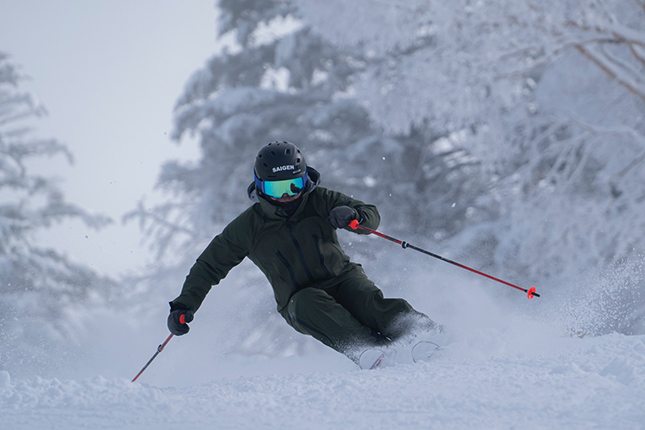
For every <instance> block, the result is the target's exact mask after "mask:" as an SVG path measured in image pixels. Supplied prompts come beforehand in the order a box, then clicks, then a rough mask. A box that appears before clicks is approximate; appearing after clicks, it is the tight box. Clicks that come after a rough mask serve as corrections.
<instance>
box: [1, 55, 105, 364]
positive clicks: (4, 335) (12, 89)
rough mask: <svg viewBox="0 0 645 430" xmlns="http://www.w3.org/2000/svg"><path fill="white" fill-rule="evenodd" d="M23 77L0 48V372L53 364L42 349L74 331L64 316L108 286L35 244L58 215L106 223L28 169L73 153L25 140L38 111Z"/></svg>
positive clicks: (88, 271)
mask: <svg viewBox="0 0 645 430" xmlns="http://www.w3.org/2000/svg"><path fill="white" fill-rule="evenodd" d="M24 79H25V76H24V75H23V74H22V73H21V72H20V70H19V68H18V67H17V66H16V65H15V64H14V63H13V62H12V61H11V59H10V58H9V56H8V55H7V54H5V53H2V52H0V196H2V199H1V201H0V288H1V289H0V369H11V370H12V371H14V370H15V371H27V370H28V369H29V368H31V366H32V365H37V366H39V367H41V369H47V368H50V367H53V366H55V365H56V363H55V362H53V361H52V358H53V357H52V356H47V355H48V352H49V351H48V349H49V348H51V347H52V346H53V345H55V344H56V343H57V342H58V341H60V340H61V339H63V338H64V337H66V336H69V335H70V334H71V333H73V332H74V330H75V327H74V326H73V323H71V322H70V321H69V319H68V318H67V317H68V315H67V314H66V313H67V312H71V311H73V310H74V308H75V307H78V306H79V304H80V303H83V302H84V301H86V300H90V301H91V299H92V298H96V297H99V296H100V295H102V294H103V293H102V292H100V291H105V289H106V288H107V287H109V286H110V285H112V284H111V281H109V280H107V279H104V278H101V277H99V276H98V275H97V274H96V273H95V272H94V271H93V270H91V269H89V268H87V267H85V266H82V265H80V264H77V263H74V262H73V261H71V260H70V259H69V258H67V257H66V256H65V255H63V254H61V253H60V252H59V251H57V250H55V249H53V248H49V247H43V246H41V245H39V244H38V243H37V242H36V237H35V236H36V234H37V233H38V232H39V231H41V230H42V229H47V228H50V227H52V226H53V225H55V224H56V223H58V222H60V221H62V220H66V219H80V220H82V221H83V222H84V223H85V224H87V225H88V226H90V227H93V228H98V227H101V226H103V225H105V224H106V223H107V222H109V220H107V219H106V218H104V217H102V216H94V215H90V214H88V213H87V212H86V211H84V210H83V209H81V208H79V207H78V206H76V205H73V204H70V203H68V202H66V201H65V199H64V196H63V193H62V192H61V190H60V189H59V188H58V187H57V185H56V184H55V183H54V181H53V180H52V179H50V178H47V177H44V176H41V175H39V174H37V173H36V174H34V173H32V172H31V171H30V169H29V163H30V160H32V159H35V158H38V157H53V156H63V157H66V158H67V160H69V161H71V159H72V155H71V154H70V152H69V151H68V149H67V148H66V147H65V146H64V145H62V144H61V143H59V142H57V141H56V140H54V139H39V138H34V137H31V131H30V129H29V128H28V127H26V126H25V125H23V124H24V121H25V120H28V119H30V118H34V117H38V116H41V115H43V114H44V113H45V110H44V108H43V107H42V105H40V104H39V103H37V102H36V100H35V99H34V97H33V96H31V95H30V94H28V93H25V92H23V91H21V90H20V89H19V85H20V82H21V81H22V80H24ZM96 287H100V288H99V289H95V288H96Z"/></svg>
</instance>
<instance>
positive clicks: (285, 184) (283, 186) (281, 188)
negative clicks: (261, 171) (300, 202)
mask: <svg viewBox="0 0 645 430" xmlns="http://www.w3.org/2000/svg"><path fill="white" fill-rule="evenodd" d="M306 177H307V175H304V176H301V177H299V178H293V179H285V180H283V181H263V180H261V179H259V178H258V177H257V176H256V177H255V184H256V185H257V187H258V188H259V189H260V190H261V191H262V192H263V193H264V194H266V195H267V196H269V197H273V198H274V199H279V198H280V197H282V196H283V195H285V194H286V195H288V196H296V195H298V193H299V192H301V191H302V190H304V188H305V178H306Z"/></svg>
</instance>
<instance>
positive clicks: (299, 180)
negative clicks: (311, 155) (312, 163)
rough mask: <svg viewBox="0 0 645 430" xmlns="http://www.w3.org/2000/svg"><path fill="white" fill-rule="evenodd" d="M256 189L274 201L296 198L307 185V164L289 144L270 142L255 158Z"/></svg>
mask: <svg viewBox="0 0 645 430" xmlns="http://www.w3.org/2000/svg"><path fill="white" fill-rule="evenodd" d="M254 175H255V185H256V189H257V190H258V191H259V192H261V193H263V194H265V195H267V196H269V197H272V198H274V199H279V198H281V197H282V196H283V195H285V194H286V195H288V196H296V195H298V194H299V193H300V192H301V191H302V190H303V189H304V188H305V185H306V184H307V164H306V163H305V157H303V156H302V153H301V152H300V149H298V147H297V146H296V145H294V144H293V143H290V142H284V141H283V142H271V143H269V144H267V145H266V146H264V147H263V148H262V149H260V152H258V155H257V157H256V158H255V168H254Z"/></svg>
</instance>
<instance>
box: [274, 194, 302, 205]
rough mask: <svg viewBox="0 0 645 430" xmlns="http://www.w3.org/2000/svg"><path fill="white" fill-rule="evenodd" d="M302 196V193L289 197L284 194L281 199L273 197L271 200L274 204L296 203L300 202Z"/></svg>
mask: <svg viewBox="0 0 645 430" xmlns="http://www.w3.org/2000/svg"><path fill="white" fill-rule="evenodd" d="M301 195H302V192H299V193H298V194H296V195H295V196H289V195H287V194H284V195H283V196H282V197H280V198H279V199H276V198H274V197H271V200H273V201H274V202H278V203H291V202H295V201H296V200H298V199H299V198H300V196H301Z"/></svg>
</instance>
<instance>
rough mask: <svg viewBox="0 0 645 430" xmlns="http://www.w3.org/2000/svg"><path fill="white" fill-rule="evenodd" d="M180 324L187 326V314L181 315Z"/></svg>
mask: <svg viewBox="0 0 645 430" xmlns="http://www.w3.org/2000/svg"><path fill="white" fill-rule="evenodd" d="M179 323H180V324H186V314H181V315H179Z"/></svg>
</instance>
